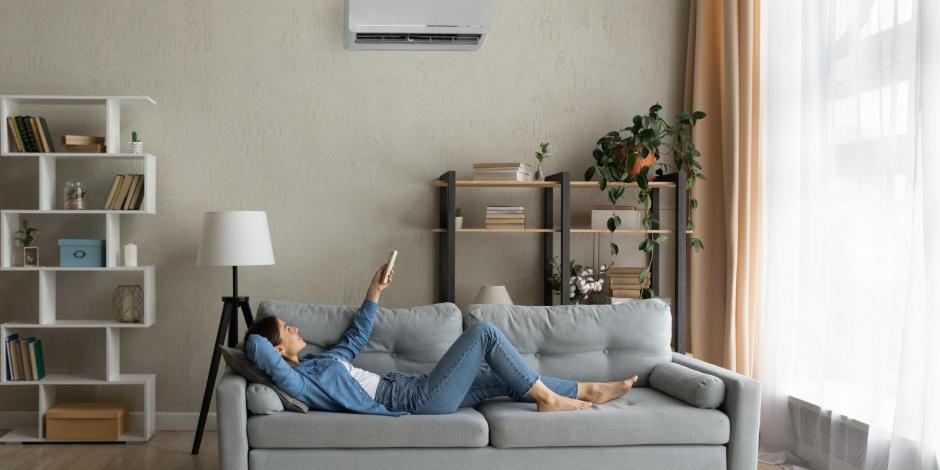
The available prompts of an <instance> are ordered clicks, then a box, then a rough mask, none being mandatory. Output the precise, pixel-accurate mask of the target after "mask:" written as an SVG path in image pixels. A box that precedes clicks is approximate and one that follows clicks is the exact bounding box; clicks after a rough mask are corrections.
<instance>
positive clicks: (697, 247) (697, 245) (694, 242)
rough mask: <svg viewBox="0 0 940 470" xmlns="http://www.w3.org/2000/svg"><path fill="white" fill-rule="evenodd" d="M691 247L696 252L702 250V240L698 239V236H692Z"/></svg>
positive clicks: (703, 246) (703, 245)
mask: <svg viewBox="0 0 940 470" xmlns="http://www.w3.org/2000/svg"><path fill="white" fill-rule="evenodd" d="M692 248H693V249H694V250H695V252H696V253H698V252H700V251H702V250H704V249H705V244H704V243H702V241H701V240H699V239H698V238H693V239H692Z"/></svg>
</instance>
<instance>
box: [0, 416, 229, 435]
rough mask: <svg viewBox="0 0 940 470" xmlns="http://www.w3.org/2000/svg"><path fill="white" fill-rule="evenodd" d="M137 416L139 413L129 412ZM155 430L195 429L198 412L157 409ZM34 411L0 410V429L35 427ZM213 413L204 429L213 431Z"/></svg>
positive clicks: (208, 417)
mask: <svg viewBox="0 0 940 470" xmlns="http://www.w3.org/2000/svg"><path fill="white" fill-rule="evenodd" d="M131 415H132V416H135V417H136V416H138V415H140V413H131ZM156 418H157V422H156V428H157V431H195V430H196V421H198V420H199V413H187V412H174V411H158V412H157V415H156ZM36 424H37V423H36V412H35V411H0V429H13V428H35V427H36ZM215 429H216V427H215V413H209V415H208V416H207V417H206V431H215Z"/></svg>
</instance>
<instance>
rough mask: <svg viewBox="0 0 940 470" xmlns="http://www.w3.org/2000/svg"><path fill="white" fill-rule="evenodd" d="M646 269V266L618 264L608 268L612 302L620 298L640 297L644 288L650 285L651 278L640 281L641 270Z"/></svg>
mask: <svg viewBox="0 0 940 470" xmlns="http://www.w3.org/2000/svg"><path fill="white" fill-rule="evenodd" d="M644 269H646V268H645V267H616V266H615V267H611V268H610V269H608V270H607V277H608V279H609V280H610V282H609V284H608V287H609V289H610V298H611V299H610V300H611V302H615V301H617V300H619V299H639V298H640V293H641V291H642V290H643V288H645V287H649V278H647V279H646V280H645V281H644V282H643V283H640V272H641V271H643V270H644Z"/></svg>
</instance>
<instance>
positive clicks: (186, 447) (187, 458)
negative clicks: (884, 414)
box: [0, 431, 781, 470]
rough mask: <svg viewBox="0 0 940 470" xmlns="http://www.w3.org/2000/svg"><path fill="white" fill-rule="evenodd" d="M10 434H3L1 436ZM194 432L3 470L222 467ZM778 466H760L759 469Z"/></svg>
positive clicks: (0, 464)
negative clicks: (196, 444) (195, 451)
mask: <svg viewBox="0 0 940 470" xmlns="http://www.w3.org/2000/svg"><path fill="white" fill-rule="evenodd" d="M3 432H6V431H0V434H2V433H3ZM192 446H193V432H192V431H157V432H156V433H154V435H153V438H151V439H150V441H149V442H147V443H145V444H93V445H88V444H25V445H0V468H2V469H3V470H33V469H37V468H38V469H42V470H58V469H63V470H77V469H102V470H149V469H154V470H189V469H200V470H209V469H217V468H219V446H218V440H217V438H216V435H215V433H214V432H207V433H206V434H205V436H204V437H203V439H202V449H201V450H200V452H199V455H191V454H190V453H189V452H190V450H191V449H192ZM778 468H781V467H779V466H777V465H767V464H758V470H776V469H778Z"/></svg>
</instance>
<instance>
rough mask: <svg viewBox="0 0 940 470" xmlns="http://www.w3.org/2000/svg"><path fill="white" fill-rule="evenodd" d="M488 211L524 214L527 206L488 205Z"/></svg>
mask: <svg viewBox="0 0 940 470" xmlns="http://www.w3.org/2000/svg"><path fill="white" fill-rule="evenodd" d="M486 212H487V213H491V212H493V213H496V212H499V213H508V214H522V213H524V212H525V207H522V206H486Z"/></svg>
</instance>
